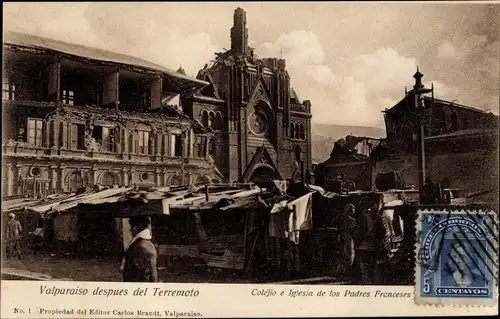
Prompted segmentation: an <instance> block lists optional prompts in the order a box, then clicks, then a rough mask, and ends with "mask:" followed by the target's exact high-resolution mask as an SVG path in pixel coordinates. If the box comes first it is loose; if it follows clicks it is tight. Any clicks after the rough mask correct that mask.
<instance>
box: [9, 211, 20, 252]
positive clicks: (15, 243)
mask: <svg viewBox="0 0 500 319" xmlns="http://www.w3.org/2000/svg"><path fill="white" fill-rule="evenodd" d="M22 231H23V227H22V226H21V223H20V222H19V221H18V220H16V215H15V214H14V213H9V220H8V221H7V225H6V229H5V241H6V243H7V259H10V258H11V256H12V255H14V254H16V255H17V258H19V259H21V249H20V246H19V239H20V237H21V232H22Z"/></svg>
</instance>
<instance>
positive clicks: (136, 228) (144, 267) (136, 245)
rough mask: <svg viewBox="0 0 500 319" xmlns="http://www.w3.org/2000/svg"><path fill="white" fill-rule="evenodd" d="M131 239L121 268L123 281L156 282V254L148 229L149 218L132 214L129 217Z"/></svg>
mask: <svg viewBox="0 0 500 319" xmlns="http://www.w3.org/2000/svg"><path fill="white" fill-rule="evenodd" d="M129 224H130V232H131V233H132V236H134V237H133V238H132V240H131V241H130V243H129V244H128V246H127V248H126V250H125V257H124V258H123V261H122V266H121V270H122V272H123V281H125V282H158V269H157V268H156V262H157V258H158V254H157V251H156V247H155V245H154V244H153V242H152V241H151V240H152V236H151V231H150V229H149V224H150V221H149V218H148V217H146V216H134V217H131V218H130V219H129Z"/></svg>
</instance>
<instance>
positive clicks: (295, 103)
mask: <svg viewBox="0 0 500 319" xmlns="http://www.w3.org/2000/svg"><path fill="white" fill-rule="evenodd" d="M230 35H231V49H230V50H227V51H226V52H223V53H216V58H215V61H214V62H213V63H211V65H205V67H204V68H203V69H202V70H200V71H199V73H198V75H197V78H198V79H199V80H202V81H205V82H208V83H210V84H209V85H208V86H206V87H205V88H203V89H202V90H200V91H198V93H197V94H194V95H192V96H191V98H190V99H188V100H187V101H186V102H185V103H184V107H185V112H186V113H188V114H189V115H190V116H191V117H192V118H193V119H195V120H198V121H199V122H200V123H202V124H203V125H205V126H208V127H211V128H212V129H213V131H214V138H213V140H212V141H211V142H210V143H208V145H209V153H210V154H212V155H213V158H214V161H215V164H216V167H217V168H218V169H219V170H220V172H221V173H222V174H223V175H224V176H225V177H226V179H227V180H228V181H242V182H247V181H250V180H253V181H257V180H259V179H288V178H291V177H292V175H294V176H298V175H299V174H301V175H302V177H304V178H307V175H308V174H309V168H310V167H311V102H310V101H307V100H306V101H300V100H299V98H298V97H297V94H296V93H295V91H294V89H293V88H292V87H291V86H290V77H289V74H288V72H287V70H286V62H285V60H284V59H278V58H258V57H257V56H256V55H255V54H254V53H253V49H252V48H250V47H249V46H248V29H247V27H246V12H245V11H244V10H243V9H241V8H237V9H236V10H235V11H234V17H233V27H232V28H231V32H230ZM200 145H204V144H203V143H202V141H200Z"/></svg>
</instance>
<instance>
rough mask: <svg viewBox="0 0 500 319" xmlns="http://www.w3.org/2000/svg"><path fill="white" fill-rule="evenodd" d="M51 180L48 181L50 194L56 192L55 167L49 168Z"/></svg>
mask: <svg viewBox="0 0 500 319" xmlns="http://www.w3.org/2000/svg"><path fill="white" fill-rule="evenodd" d="M50 172H51V180H50V190H51V192H52V193H56V192H57V166H56V165H51V166H50Z"/></svg>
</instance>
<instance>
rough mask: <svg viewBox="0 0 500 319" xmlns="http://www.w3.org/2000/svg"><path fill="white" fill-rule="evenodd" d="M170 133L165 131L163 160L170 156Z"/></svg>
mask: <svg viewBox="0 0 500 319" xmlns="http://www.w3.org/2000/svg"><path fill="white" fill-rule="evenodd" d="M169 139H170V135H169V134H168V133H163V154H162V155H163V160H165V159H166V158H168V157H169V153H170V150H169V143H168V141H169Z"/></svg>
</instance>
